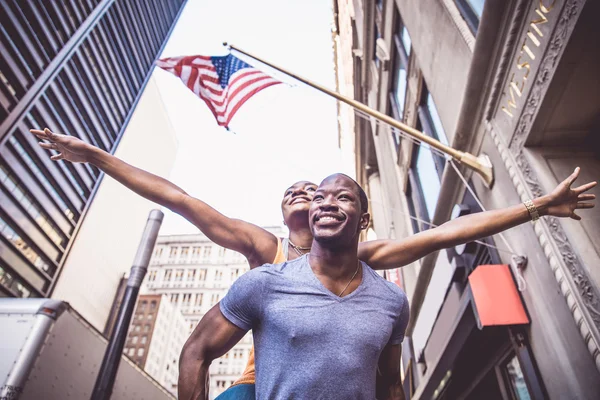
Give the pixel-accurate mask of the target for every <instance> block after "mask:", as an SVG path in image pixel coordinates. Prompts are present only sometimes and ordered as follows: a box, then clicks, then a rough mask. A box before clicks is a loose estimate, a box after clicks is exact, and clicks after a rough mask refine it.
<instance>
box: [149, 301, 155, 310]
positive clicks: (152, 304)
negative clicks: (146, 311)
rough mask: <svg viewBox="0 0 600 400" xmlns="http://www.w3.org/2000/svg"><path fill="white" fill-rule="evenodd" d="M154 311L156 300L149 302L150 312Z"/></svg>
mask: <svg viewBox="0 0 600 400" xmlns="http://www.w3.org/2000/svg"><path fill="white" fill-rule="evenodd" d="M154 309H156V300H152V301H151V302H150V310H154Z"/></svg>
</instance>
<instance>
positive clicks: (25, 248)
mask: <svg viewBox="0 0 600 400" xmlns="http://www.w3.org/2000/svg"><path fill="white" fill-rule="evenodd" d="M0 234H1V235H2V236H4V238H6V240H8V241H9V242H10V243H12V244H13V246H14V247H15V248H16V249H17V250H19V251H20V252H21V254H22V255H23V256H24V257H25V258H26V259H27V260H29V262H31V264H32V265H34V266H35V267H36V268H37V269H39V270H40V271H43V272H45V273H46V274H48V275H50V276H53V275H54V272H55V268H54V267H50V264H48V263H47V262H46V261H45V260H44V259H43V258H42V256H41V255H40V253H38V252H37V251H36V250H35V249H34V248H33V247H31V246H30V245H29V243H27V242H26V241H25V239H24V238H23V237H21V236H20V235H19V234H18V233H17V232H15V230H14V229H13V228H11V226H10V225H9V224H8V223H7V222H6V221H4V219H2V218H0Z"/></svg>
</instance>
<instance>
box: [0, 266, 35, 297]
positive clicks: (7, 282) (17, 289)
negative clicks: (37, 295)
mask: <svg viewBox="0 0 600 400" xmlns="http://www.w3.org/2000/svg"><path fill="white" fill-rule="evenodd" d="M0 285H2V286H3V287H4V288H6V289H7V290H8V291H10V292H11V294H13V295H14V296H16V297H30V296H31V290H29V289H27V288H26V287H25V285H24V284H23V283H22V282H21V281H20V280H18V279H17V278H15V277H14V276H12V274H10V273H9V272H8V271H6V270H5V269H4V268H2V267H1V266H0ZM1 294H2V292H0V295H1Z"/></svg>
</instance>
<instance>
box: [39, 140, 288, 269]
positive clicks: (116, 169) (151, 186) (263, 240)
mask: <svg viewBox="0 0 600 400" xmlns="http://www.w3.org/2000/svg"><path fill="white" fill-rule="evenodd" d="M31 133H33V134H34V135H35V136H37V137H38V138H39V139H41V140H45V141H46V142H41V143H40V146H41V147H43V148H44V149H47V150H55V151H57V152H58V154H56V155H54V156H52V157H51V159H52V160H54V161H58V160H67V161H70V162H87V163H90V164H93V165H95V166H96V167H98V168H99V169H101V170H102V171H104V172H105V173H106V174H107V175H109V176H111V177H112V178H114V179H115V180H117V181H118V182H120V183H121V184H123V185H124V186H126V187H127V188H129V189H130V190H132V191H134V192H135V193H137V194H139V195H140V196H142V197H144V198H146V199H148V200H150V201H153V202H155V203H157V204H160V205H162V206H164V207H167V208H168V209H170V210H172V211H173V212H176V213H177V214H180V215H181V216H183V217H184V218H185V219H187V220H188V221H190V222H191V223H192V224H194V225H196V226H197V227H198V229H200V231H202V233H204V234H205V235H206V236H207V237H208V238H209V239H210V240H212V241H213V242H215V243H217V244H218V245H219V246H222V247H225V248H228V249H231V250H234V251H237V252H239V253H242V254H243V255H244V256H245V257H246V258H247V259H248V262H249V263H250V267H251V268H254V267H257V266H259V265H262V264H264V263H270V262H272V261H273V259H274V258H275V254H276V252H277V238H276V237H275V236H274V235H273V234H271V233H270V232H267V231H266V230H264V229H262V228H260V227H258V226H256V225H254V224H250V223H248V222H245V221H241V220H238V219H233V218H228V217H226V216H224V215H223V214H221V213H220V212H218V211H217V210H215V209H214V208H212V207H211V206H209V205H208V204H206V203H205V202H203V201H201V200H199V199H196V198H194V197H192V196H190V195H188V194H187V193H186V192H185V191H184V190H183V189H181V188H180V187H178V186H177V185H175V184H173V183H171V182H169V181H168V180H166V179H163V178H161V177H159V176H156V175H154V174H151V173H150V172H147V171H144V170H142V169H139V168H136V167H134V166H133V165H130V164H128V163H126V162H125V161H123V160H120V159H119V158H117V157H115V156H113V155H112V154H110V153H107V152H106V151H104V150H102V149H99V148H97V147H95V146H92V145H91V144H88V143H85V142H84V141H82V140H80V139H78V138H76V137H74V136H68V135H61V134H58V133H54V132H52V131H50V130H49V129H47V128H46V129H44V130H37V129H32V130H31Z"/></svg>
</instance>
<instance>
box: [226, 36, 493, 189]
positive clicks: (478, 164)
mask: <svg viewBox="0 0 600 400" xmlns="http://www.w3.org/2000/svg"><path fill="white" fill-rule="evenodd" d="M223 46H226V47H227V48H228V49H233V50H235V51H237V52H238V53H241V54H243V55H245V56H248V57H250V58H253V59H255V60H257V61H259V62H261V63H263V64H265V65H267V66H269V67H271V68H273V69H275V70H277V71H279V72H282V73H284V74H286V75H289V76H291V77H292V78H294V79H297V80H299V81H300V82H302V83H305V84H307V85H309V86H312V87H313V88H315V89H317V90H319V91H321V92H323V93H325V94H328V95H329V96H332V97H334V98H336V99H338V100H339V101H341V102H344V103H346V104H348V105H350V106H352V107H354V108H356V109H357V110H360V111H362V112H364V113H366V114H369V115H370V116H372V117H374V118H377V119H378V120H380V121H383V122H385V123H386V124H388V125H391V126H393V127H394V128H396V129H399V130H401V131H403V132H405V133H407V134H408V135H410V136H412V137H414V138H416V139H418V140H420V141H421V142H425V143H427V144H428V145H430V146H431V147H434V148H436V149H438V150H440V151H442V152H444V153H445V154H448V155H450V156H451V157H452V158H454V159H455V160H457V161H459V162H460V163H462V164H464V165H466V166H467V167H469V168H471V169H472V170H474V171H475V172H477V173H478V174H479V176H480V177H481V178H482V179H483V181H484V183H485V184H486V185H487V187H491V186H492V185H493V183H494V169H493V166H492V163H491V161H490V159H489V157H488V156H487V155H485V154H481V155H480V156H479V157H476V156H474V155H473V154H470V153H467V152H463V151H460V150H457V149H455V148H453V147H450V146H447V145H445V144H444V143H442V142H440V141H438V140H435V139H434V138H432V137H431V136H428V135H426V134H424V133H423V132H421V131H419V130H417V129H415V128H413V127H411V126H408V125H406V124H404V123H402V122H400V121H398V120H395V119H394V118H392V117H390V116H389V115H385V114H383V113H381V112H379V111H377V110H374V109H372V108H370V107H368V106H366V105H365V104H363V103H361V102H359V101H356V100H354V99H351V98H349V97H346V96H343V95H341V94H339V93H338V92H336V91H333V90H330V89H328V88H326V87H324V86H321V85H319V84H318V83H315V82H312V81H310V80H308V79H306V78H303V77H301V76H298V75H296V74H294V73H292V72H290V71H287V70H285V69H283V68H281V67H278V66H276V65H273V64H271V63H269V62H267V61H265V60H263V59H261V58H258V57H257V56H255V55H253V54H250V53H248V52H246V51H244V50H241V49H239V48H237V47H235V46H234V45H232V44H228V43H226V42H225V43H223Z"/></svg>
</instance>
